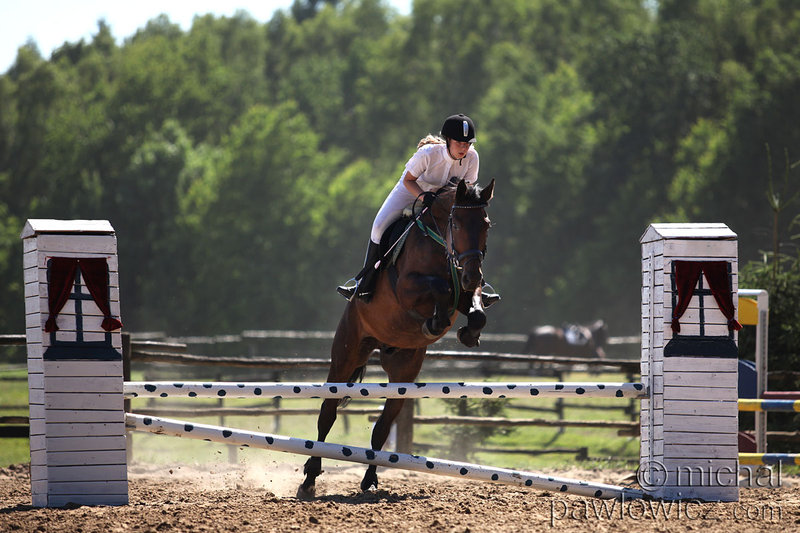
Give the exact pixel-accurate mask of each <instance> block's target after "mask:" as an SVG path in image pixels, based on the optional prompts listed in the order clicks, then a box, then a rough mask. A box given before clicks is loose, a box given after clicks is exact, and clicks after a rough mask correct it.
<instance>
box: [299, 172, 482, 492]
mask: <svg viewBox="0 0 800 533" xmlns="http://www.w3.org/2000/svg"><path fill="white" fill-rule="evenodd" d="M493 194H494V180H492V181H491V182H490V183H489V185H487V186H486V187H485V188H483V189H482V188H480V187H479V186H477V185H475V186H471V185H468V184H467V183H466V182H465V181H464V180H463V179H462V180H461V181H460V182H459V183H458V184H457V186H456V187H452V186H451V187H449V188H446V189H442V190H440V191H439V193H438V194H437V197H436V200H435V201H434V202H433V204H432V205H431V206H430V207H429V208H427V209H425V210H424V211H422V212H421V213H420V214H419V215H418V216H417V217H416V221H415V222H414V223H412V224H411V226H410V229H409V230H408V232H407V236H406V240H405V245H404V247H403V250H402V252H401V253H400V254H399V256H398V257H397V259H396V260H395V263H394V265H392V266H391V267H388V268H386V267H385V268H383V269H382V270H381V271H380V272H379V273H378V278H377V280H376V284H375V291H374V293H373V296H372V298H371V300H370V301H368V302H367V301H364V300H362V299H358V298H353V299H352V300H350V301H348V303H347V304H346V306H345V308H344V311H343V313H342V316H341V319H340V320H339V325H338V326H337V328H336V333H335V334H334V338H333V344H332V346H331V364H330V369H329V371H328V378H327V381H328V383H341V382H348V383H353V382H358V381H361V380H362V378H363V377H364V373H365V371H366V364H367V360H368V359H369V357H370V354H372V352H373V351H374V350H378V351H379V352H380V363H381V366H382V367H383V369H384V370H385V371H386V374H387V376H388V379H389V382H392V383H411V382H413V381H414V380H415V379H416V378H417V376H418V375H419V372H420V369H421V368H422V362H423V359H424V358H425V353H426V350H427V347H428V345H430V344H433V343H434V342H436V341H437V340H439V339H441V338H442V337H443V336H444V335H445V334H446V333H447V332H448V331H449V330H450V328H451V326H452V324H453V321H454V320H455V319H456V317H457V315H458V313H462V314H464V315H465V316H466V317H467V325H466V326H464V327H462V328H460V329H459V330H458V339H459V340H460V341H461V342H462V343H463V344H465V345H467V346H477V345H478V343H479V337H480V332H481V330H482V329H483V327H484V326H485V325H486V314H485V312H484V310H483V305H482V302H481V282H482V281H483V271H482V264H483V257H484V254H485V253H486V240H487V234H488V231H489V227H490V221H489V217H488V216H487V214H486V208H487V207H488V205H489V202H490V201H491V199H492V197H493ZM442 230H444V231H442ZM384 257H385V256H384ZM404 401H405V400H404V399H402V398H397V399H387V400H386V403H385V404H384V407H383V412H382V414H381V415H380V417H379V418H378V420H377V422H376V423H375V426H374V427H373V430H372V437H371V443H370V444H371V446H372V449H373V450H380V449H381V448H382V447H383V445H384V443H385V442H386V439H387V437H388V436H389V430H390V429H391V426H392V422H393V421H394V419H395V418H396V417H397V415H398V413H399V412H400V410H401V408H402V407H403V403H404ZM341 403H342V402H341V401H340V400H338V399H326V400H323V402H322V406H321V407H320V412H319V417H318V419H317V431H318V435H317V440H319V441H324V440H325V438H326V437H327V435H328V432H329V431H330V429H331V427H332V426H333V423H334V422H335V420H336V409H337V407H338V406H339V405H340V404H341ZM303 473H304V474H305V476H306V477H305V480H304V481H303V483H302V484H301V485H300V487H299V488H298V491H297V495H298V497H300V498H304V499H308V498H311V497H313V496H314V494H315V481H316V478H317V477H318V476H319V475H320V474H321V473H322V459H321V458H320V457H311V458H309V459H308V461H306V463H305V467H304V469H303ZM377 486H378V476H377V469H376V467H375V465H370V466H369V467H368V468H367V472H366V473H365V474H364V478H363V480H362V481H361V490H362V491H365V492H366V491H368V490H369V489H370V488H372V487H376V488H377Z"/></svg>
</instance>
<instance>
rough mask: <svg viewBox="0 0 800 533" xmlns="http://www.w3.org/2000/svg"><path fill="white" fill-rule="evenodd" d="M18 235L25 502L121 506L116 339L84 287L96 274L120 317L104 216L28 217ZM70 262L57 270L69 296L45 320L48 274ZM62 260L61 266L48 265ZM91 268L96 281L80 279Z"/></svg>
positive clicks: (123, 475) (123, 471)
mask: <svg viewBox="0 0 800 533" xmlns="http://www.w3.org/2000/svg"><path fill="white" fill-rule="evenodd" d="M21 237H22V239H23V251H24V255H23V265H24V278H25V328H26V336H27V345H28V388H29V391H30V392H29V396H30V449H31V499H32V501H33V505H34V506H37V507H57V506H63V505H66V504H67V503H79V504H106V505H124V504H127V503H128V477H127V455H126V450H125V413H124V404H123V401H124V399H123V396H122V382H123V378H122V336H121V334H120V330H119V329H116V330H110V331H109V330H106V329H104V327H103V326H104V324H105V325H106V326H108V323H107V322H106V319H107V318H110V317H107V316H106V315H105V313H103V312H102V311H101V310H100V309H99V307H98V304H97V300H96V299H95V298H94V297H92V295H90V294H89V293H90V290H87V286H88V285H92V287H94V286H97V285H102V284H103V283H102V282H103V281H105V285H106V286H105V287H104V288H103V290H101V292H103V291H104V292H105V293H106V294H105V296H106V297H107V298H108V300H107V303H108V305H109V306H110V314H111V315H113V316H115V317H119V283H118V272H117V266H118V265H117V239H116V236H115V235H114V228H112V227H111V224H109V223H108V222H107V221H104V220H101V221H98V220H66V221H63V220H28V222H27V223H26V224H25V228H24V229H23V231H22V235H21ZM79 261H82V262H83V263H80V265H83V266H77V268H75V274H73V277H72V278H71V279H70V277H69V276H66V275H65V276H63V277H62V278H63V279H62V281H63V282H64V283H63V285H61V288H62V289H63V290H64V291H65V293H64V294H65V296H66V294H67V292H68V293H69V296H68V299H67V300H66V302H65V303H64V305H63V308H62V309H60V313H57V318H55V317H54V320H53V321H52V322H51V327H47V322H48V318H50V315H51V313H50V309H49V305H48V297H49V296H50V294H49V287H51V286H52V284H51V283H49V281H52V280H50V277H52V275H54V272H55V271H56V270H58V271H59V272H62V273H64V272H67V273H68V272H72V270H71V269H72V266H73V265H79ZM63 263H67V264H68V265H69V266H68V269H66V270H65V269H59V268H56V267H55V266H54V265H56V264H59V265H61V264H63ZM90 263H91V265H90ZM92 265H95V266H97V265H99V266H104V267H105V268H106V269H107V274H106V275H105V279H104V280H103V279H101V280H100V282H99V283H95V284H89V283H87V281H86V275H85V274H86V273H87V272H89V271H90V270H97V269H96V268H95V269H91V266H92ZM84 271H86V272H84ZM100 274H101V276H100V278H103V276H102V274H103V272H102V271H101V272H100ZM98 290H100V289H98ZM53 326H54V327H53ZM46 329H49V330H51V331H45V330H46Z"/></svg>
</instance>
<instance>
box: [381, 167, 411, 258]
mask: <svg viewBox="0 0 800 533" xmlns="http://www.w3.org/2000/svg"><path fill="white" fill-rule="evenodd" d="M414 200H415V198H414V195H413V194H411V193H410V192H408V189H406V187H405V185H403V183H402V181H401V182H400V183H398V184H397V185H395V187H394V189H392V192H390V193H389V196H387V197H386V200H384V202H383V205H382V206H381V208H380V209H378V214H377V215H375V221H374V222H373V223H372V233H371V234H370V239H371V240H372V242H374V243H375V244H380V242H381V236H382V235H383V232H384V231H386V228H388V227H389V226H391V224H392V222H394V221H395V220H397V219H399V218H400V216H401V215H402V214H403V209H405V207H406V206H407V205H409V204H411V203H412V202H413V201H414Z"/></svg>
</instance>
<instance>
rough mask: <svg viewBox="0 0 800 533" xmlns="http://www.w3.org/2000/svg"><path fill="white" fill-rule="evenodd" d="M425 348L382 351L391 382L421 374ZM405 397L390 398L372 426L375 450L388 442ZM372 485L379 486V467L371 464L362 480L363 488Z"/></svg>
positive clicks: (409, 379)
mask: <svg viewBox="0 0 800 533" xmlns="http://www.w3.org/2000/svg"><path fill="white" fill-rule="evenodd" d="M425 351H426V349H425V348H420V349H418V350H396V351H394V352H392V353H387V352H381V365H382V366H383V369H384V370H385V371H386V374H387V375H388V377H389V382H391V383H411V382H413V381H414V380H415V379H417V376H418V375H419V371H420V369H421V368H422V361H423V360H424V359H425ZM404 403H405V399H403V398H390V399H388V400H386V403H385V404H384V406H383V412H382V413H381V416H380V417H378V420H377V422H375V427H373V428H372V440H371V443H370V444H371V446H372V449H373V450H380V449H382V448H383V445H384V444H386V439H387V438H388V437H389V432H390V431H391V429H392V423H393V422H394V419H395V418H397V415H398V414H399V413H400V411H401V410H402V408H403V404H404ZM371 487H376V488H377V487H378V474H377V467H376V466H375V465H370V466H369V468H367V472H366V473H365V474H364V479H363V480H361V490H363V491H367V490H369V489H370V488H371Z"/></svg>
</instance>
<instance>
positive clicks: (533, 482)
mask: <svg viewBox="0 0 800 533" xmlns="http://www.w3.org/2000/svg"><path fill="white" fill-rule="evenodd" d="M126 426H127V427H128V428H129V429H132V430H136V431H147V432H150V433H156V434H158V435H172V436H175V437H184V438H191V439H199V440H205V441H211V442H219V443H224V444H231V445H235V446H248V447H251V448H262V449H265V450H272V451H279V452H287V453H294V454H299V455H308V456H317V457H323V458H325V459H333V460H340V461H349V462H355V463H362V464H368V465H376V466H383V467H388V468H400V469H403V470H411V471H414V472H426V473H429V474H437V475H442V476H450V477H458V478H463V479H471V480H476V481H490V482H495V483H503V484H507V485H517V486H521V487H530V488H534V489H541V490H548V491H553V492H566V493H569V494H576V495H578V496H587V497H595V498H603V499H623V500H625V499H636V498H642V497H643V496H644V492H643V491H640V490H636V489H631V488H628V487H621V486H616V485H607V484H604V483H592V482H588V481H580V480H576V479H569V478H562V477H556V476H548V475H543V474H536V473H533V472H524V471H519V470H509V469H506V468H494V467H489V466H482V465H476V464H471V463H462V462H456V461H445V460H442V459H433V458H430V457H422V456H419V455H409V454H403V453H395V452H384V451H375V450H371V449H368V448H359V447H356V446H344V445H341V444H333V443H329V442H318V441H313V440H305V439H298V438H293V437H284V436H281V435H271V434H268V433H258V432H254V431H244V430H239V429H230V428H224V427H219V426H212V425H207V424H195V423H192V422H184V421H181V420H171V419H168V418H159V417H154V416H143V415H135V414H130V413H129V414H127V415H126Z"/></svg>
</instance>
